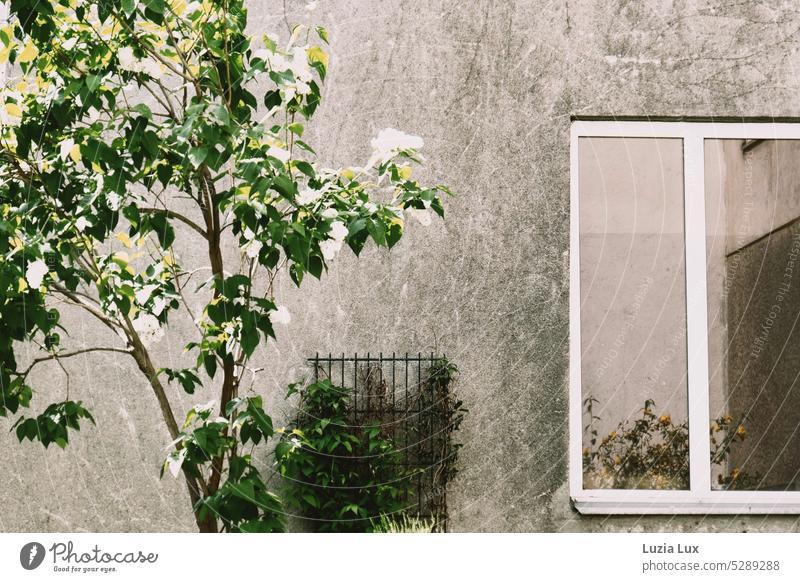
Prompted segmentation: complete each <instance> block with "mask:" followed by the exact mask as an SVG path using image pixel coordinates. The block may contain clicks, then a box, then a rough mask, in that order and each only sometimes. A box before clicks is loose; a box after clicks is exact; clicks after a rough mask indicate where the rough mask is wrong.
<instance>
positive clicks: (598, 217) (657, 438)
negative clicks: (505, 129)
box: [570, 118, 800, 514]
mask: <svg viewBox="0 0 800 582" xmlns="http://www.w3.org/2000/svg"><path fill="white" fill-rule="evenodd" d="M570 150H571V152H570V168H571V208H572V210H571V217H572V218H571V234H570V247H571V264H570V270H571V274H570V289H571V293H570V492H571V496H572V499H573V501H574V503H575V506H576V508H577V509H578V511H580V512H581V513H605V514H608V513H632V514H643V513H662V514H671V513H748V512H749V513H800V120H780V121H779V120H774V119H769V120H750V121H748V120H744V121H743V120H737V121H733V120H731V121H722V122H721V121H718V120H717V121H712V120H659V121H653V120H632V119H629V120H623V121H619V120H613V121H609V120H600V119H589V118H582V119H576V120H574V121H573V123H572V131H571V148H570Z"/></svg>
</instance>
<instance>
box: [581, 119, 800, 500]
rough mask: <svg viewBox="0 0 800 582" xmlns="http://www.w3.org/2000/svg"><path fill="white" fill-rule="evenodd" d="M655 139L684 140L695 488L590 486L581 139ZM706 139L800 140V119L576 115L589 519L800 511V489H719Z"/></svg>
mask: <svg viewBox="0 0 800 582" xmlns="http://www.w3.org/2000/svg"><path fill="white" fill-rule="evenodd" d="M582 137H628V138H636V137H647V138H680V139H682V140H683V168H684V171H683V174H684V214H685V217H684V219H685V233H684V236H685V242H686V248H685V253H686V254H685V258H686V325H687V333H686V341H687V346H686V347H687V354H688V401H689V485H690V488H689V489H688V490H681V491H678V490H621V489H584V487H583V460H582V449H583V445H582V434H583V431H582V405H581V403H582V390H581V329H580V321H581V318H580V309H581V294H580V230H579V216H580V212H579V206H578V205H579V202H580V200H579V198H580V197H579V184H578V175H579V174H578V161H579V160H578V139H579V138H582ZM705 139H800V118H786V119H777V118H768V119H757V118H751V119H741V118H739V119H736V118H734V119H723V120H720V119H701V118H695V119H691V118H683V119H677V118H673V119H657V120H654V119H652V118H650V119H648V118H640V119H635V118H627V119H624V120H618V119H611V120H609V119H599V118H586V117H583V118H581V117H578V118H573V121H572V126H571V131H570V294H569V308H570V343H569V346H570V347H569V351H570V381H569V399H570V412H569V436H570V440H569V460H570V463H569V482H570V497H571V499H572V502H573V504H574V506H575V509H577V510H578V511H579V512H580V513H583V514H672V515H675V514H738V513H753V514H800V491H713V490H712V489H711V465H710V462H709V456H710V452H711V451H710V447H711V445H710V442H709V436H708V426H709V422H710V411H709V389H708V323H707V298H706V276H707V269H706V230H705V229H706V217H705V187H704V157H703V156H704V150H703V142H704V140H705Z"/></svg>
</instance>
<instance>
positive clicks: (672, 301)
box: [578, 138, 689, 489]
mask: <svg viewBox="0 0 800 582" xmlns="http://www.w3.org/2000/svg"><path fill="white" fill-rule="evenodd" d="M578 155H579V161H578V163H579V175H578V179H579V196H580V211H579V214H580V218H579V220H580V293H581V375H582V395H583V406H584V408H583V410H584V414H583V427H582V428H583V447H584V448H583V467H584V472H583V476H584V487H585V488H587V489H597V488H613V489H688V488H689V434H688V432H689V430H688V403H687V401H688V398H687V382H686V375H687V363H686V289H685V269H684V256H685V253H684V217H683V196H684V193H683V142H682V140H680V139H648V138H635V139H631V138H580V139H579V140H578Z"/></svg>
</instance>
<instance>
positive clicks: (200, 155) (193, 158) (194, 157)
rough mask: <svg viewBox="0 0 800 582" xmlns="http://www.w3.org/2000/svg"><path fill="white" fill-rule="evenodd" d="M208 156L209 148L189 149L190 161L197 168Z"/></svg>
mask: <svg viewBox="0 0 800 582" xmlns="http://www.w3.org/2000/svg"><path fill="white" fill-rule="evenodd" d="M207 157H208V148H204V147H198V148H191V149H190V150H189V161H190V162H191V163H192V165H193V166H194V167H195V168H199V167H200V165H201V164H202V163H203V162H205V161H206V158H207Z"/></svg>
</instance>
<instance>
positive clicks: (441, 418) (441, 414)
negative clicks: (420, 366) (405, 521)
mask: <svg viewBox="0 0 800 582" xmlns="http://www.w3.org/2000/svg"><path fill="white" fill-rule="evenodd" d="M457 376H458V366H456V364H454V363H453V362H451V361H450V360H448V359H447V358H444V357H442V358H439V359H437V360H436V361H435V362H433V364H432V365H431V366H430V367H429V368H428V371H427V378H428V379H427V384H428V386H429V388H430V392H431V397H432V398H433V402H432V405H431V409H432V411H433V414H434V415H435V416H436V417H437V419H438V421H437V426H438V427H441V429H440V430H438V431H437V432H436V434H434V435H431V436H430V439H431V440H432V444H433V447H434V448H435V449H436V450H437V453H436V457H437V458H438V459H439V460H440V461H439V462H438V463H437V464H436V465H435V466H434V467H432V471H433V478H432V489H433V496H432V499H430V501H429V505H430V513H431V514H432V515H433V517H434V524H435V527H436V528H443V527H445V526H446V522H447V503H446V497H445V495H446V492H447V486H448V483H450V481H452V480H453V479H454V478H455V476H456V475H457V474H458V459H459V451H460V450H461V447H462V446H463V445H462V444H461V443H460V442H458V441H457V440H455V439H454V438H453V436H454V433H455V432H456V431H458V430H459V429H460V428H461V424H462V423H463V422H464V418H465V416H466V413H467V412H468V410H467V409H466V408H464V403H463V401H462V400H460V399H459V398H457V397H456V394H455V391H454V390H453V387H452V384H453V382H455V380H456V378H457Z"/></svg>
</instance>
